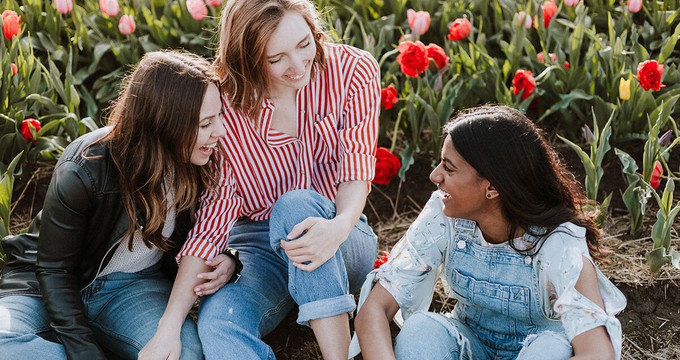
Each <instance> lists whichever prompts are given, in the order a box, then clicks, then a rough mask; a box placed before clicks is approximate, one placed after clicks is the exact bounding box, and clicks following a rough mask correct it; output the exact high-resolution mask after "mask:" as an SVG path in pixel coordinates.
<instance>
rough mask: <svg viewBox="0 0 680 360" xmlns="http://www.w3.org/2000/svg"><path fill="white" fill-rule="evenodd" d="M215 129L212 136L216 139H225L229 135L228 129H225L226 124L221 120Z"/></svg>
mask: <svg viewBox="0 0 680 360" xmlns="http://www.w3.org/2000/svg"><path fill="white" fill-rule="evenodd" d="M215 123H216V124H215V127H214V129H213V132H212V134H210V135H211V136H212V137H214V138H223V137H225V136H226V135H227V129H225V128H224V123H223V122H222V119H221V118H220V119H219V120H218V121H216V122H215Z"/></svg>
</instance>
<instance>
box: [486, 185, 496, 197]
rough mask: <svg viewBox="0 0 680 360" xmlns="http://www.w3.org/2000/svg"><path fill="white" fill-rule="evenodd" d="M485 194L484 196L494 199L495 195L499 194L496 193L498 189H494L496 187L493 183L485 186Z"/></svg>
mask: <svg viewBox="0 0 680 360" xmlns="http://www.w3.org/2000/svg"><path fill="white" fill-rule="evenodd" d="M485 196H486V198H487V199H489V200H491V199H495V198H497V197H498V196H499V195H498V190H496V188H495V187H494V186H493V185H491V184H489V185H488V186H487V187H486V194H485Z"/></svg>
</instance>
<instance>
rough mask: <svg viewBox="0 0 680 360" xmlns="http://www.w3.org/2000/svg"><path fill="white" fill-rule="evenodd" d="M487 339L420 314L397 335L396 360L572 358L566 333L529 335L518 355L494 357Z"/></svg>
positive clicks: (453, 321) (443, 318)
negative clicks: (486, 342)
mask: <svg viewBox="0 0 680 360" xmlns="http://www.w3.org/2000/svg"><path fill="white" fill-rule="evenodd" d="M485 340H486V339H484V340H482V339H480V337H479V336H478V334H477V333H476V332H475V331H473V330H472V329H471V328H470V327H469V326H467V325H466V324H465V323H463V322H462V321H459V320H457V319H455V318H453V317H451V316H447V315H443V314H437V313H431V312H427V313H426V312H417V313H415V314H413V315H411V316H410V317H409V318H408V319H406V322H404V326H403V328H402V329H401V331H400V332H399V335H397V338H396V339H395V342H394V353H395V355H396V357H397V360H401V359H404V360H410V359H428V360H445V359H446V360H449V359H450V360H454V359H455V360H457V359H466V360H473V359H489V360H490V359H517V360H540V359H568V358H570V357H571V356H572V355H573V351H572V348H571V344H569V340H567V338H566V336H565V335H564V334H560V333H557V332H553V331H545V332H542V333H539V334H536V335H529V336H528V337H527V338H526V339H525V341H524V347H523V348H522V350H521V351H520V352H519V354H517V353H511V352H506V353H505V354H498V353H497V354H495V355H492V354H490V353H489V351H488V347H487V344H485Z"/></svg>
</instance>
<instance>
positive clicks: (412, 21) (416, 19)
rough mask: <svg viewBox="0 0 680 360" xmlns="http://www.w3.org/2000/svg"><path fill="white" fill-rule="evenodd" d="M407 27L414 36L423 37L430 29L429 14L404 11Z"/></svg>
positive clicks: (409, 10) (410, 10)
mask: <svg viewBox="0 0 680 360" xmlns="http://www.w3.org/2000/svg"><path fill="white" fill-rule="evenodd" d="M406 16H407V17H408V26H409V28H411V32H413V34H415V35H423V34H425V33H426V32H427V30H428V29H429V28H430V13H428V12H427V11H415V10H413V9H408V10H406Z"/></svg>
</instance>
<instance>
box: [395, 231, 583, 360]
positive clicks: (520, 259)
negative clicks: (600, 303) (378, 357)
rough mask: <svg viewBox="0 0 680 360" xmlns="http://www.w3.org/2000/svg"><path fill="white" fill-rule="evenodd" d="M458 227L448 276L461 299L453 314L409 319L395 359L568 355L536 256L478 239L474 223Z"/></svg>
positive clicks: (567, 345)
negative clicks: (546, 307) (548, 312)
mask: <svg viewBox="0 0 680 360" xmlns="http://www.w3.org/2000/svg"><path fill="white" fill-rule="evenodd" d="M455 227H456V230H458V231H456V233H455V237H454V238H453V239H452V241H451V242H450V243H449V252H448V254H449V258H448V259H447V262H446V265H448V264H453V265H452V266H445V272H446V273H445V276H446V280H447V283H448V285H449V286H450V287H451V291H452V292H453V294H454V295H455V297H456V299H457V300H458V303H457V304H456V307H455V309H454V311H453V313H452V314H451V315H450V316H445V315H441V314H422V313H416V314H419V316H416V314H414V315H413V316H411V317H409V318H408V319H407V320H406V322H405V323H404V327H403V329H402V331H401V333H400V334H399V335H398V336H397V340H396V341H395V352H396V353H397V358H399V359H408V358H411V357H410V356H411V354H418V353H419V354H427V355H422V356H423V357H422V358H427V359H449V358H452V359H516V358H517V357H518V355H519V354H520V351H521V355H522V357H521V358H522V359H538V358H545V356H546V354H551V357H550V358H551V359H567V358H569V357H570V356H571V355H572V349H571V345H570V344H569V341H568V340H567V337H566V334H565V332H564V328H563V327H562V324H561V322H560V321H557V320H551V319H549V318H547V317H546V316H544V314H543V306H542V304H541V299H540V298H539V294H540V291H539V284H538V280H537V279H536V275H535V274H536V273H535V271H534V269H533V266H532V262H533V259H532V258H531V257H528V256H524V255H521V254H519V253H518V252H516V251H515V250H513V249H511V248H508V247H500V246H498V247H496V246H485V245H481V244H479V243H477V242H476V241H474V239H473V236H474V229H475V223H474V222H471V221H465V220H456V222H455ZM525 238H527V237H526V236H525ZM529 240H531V239H529ZM482 264H483V266H481V265H482ZM418 334H421V335H418ZM424 336H427V338H428V340H427V341H426V342H425V344H423V341H424V338H423V337H424ZM525 345H526V346H525ZM454 355H455V356H454ZM555 356H557V357H555Z"/></svg>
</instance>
